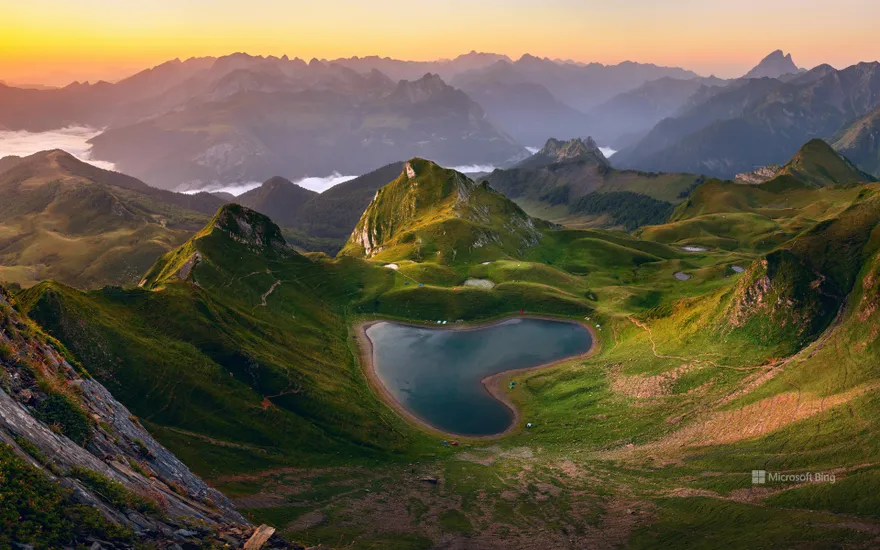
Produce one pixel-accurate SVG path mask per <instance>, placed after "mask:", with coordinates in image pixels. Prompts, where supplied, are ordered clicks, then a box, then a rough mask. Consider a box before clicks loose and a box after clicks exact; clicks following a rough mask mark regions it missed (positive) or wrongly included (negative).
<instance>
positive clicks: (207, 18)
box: [0, 0, 880, 85]
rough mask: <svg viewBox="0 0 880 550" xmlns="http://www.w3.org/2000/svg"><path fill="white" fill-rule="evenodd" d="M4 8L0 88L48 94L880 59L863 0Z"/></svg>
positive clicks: (272, 0) (877, 7)
mask: <svg viewBox="0 0 880 550" xmlns="http://www.w3.org/2000/svg"><path fill="white" fill-rule="evenodd" d="M4 4H5V6H4V8H3V12H4V13H3V17H2V20H0V80H6V81H11V82H25V81H28V82H33V83H39V84H53V85H60V84H64V83H66V82H69V81H70V80H98V79H107V80H117V79H119V78H122V77H124V76H128V75H130V74H132V73H133V72H136V71H137V70H140V69H142V68H144V67H147V66H152V65H156V64H158V63H161V62H163V61H165V60H168V59H173V58H181V59H183V58H188V57H194V56H220V55H224V54H228V53H231V52H234V51H246V52H248V53H250V54H253V55H277V56H281V55H284V54H286V55H288V56H290V57H300V58H303V59H310V58H313V57H317V58H323V59H333V58H337V57H349V56H366V55H380V56H390V57H395V58H398V59H412V60H431V59H440V58H448V57H454V56H456V55H459V54H461V53H465V52H467V51H470V50H477V51H491V52H497V53H502V54H507V55H509V56H511V57H513V58H516V57H519V56H520V55H522V54H524V53H531V54H533V55H537V56H540V57H550V58H559V59H573V60H576V61H582V62H600V63H605V64H609V63H617V62H620V61H624V60H634V61H640V62H645V63H656V64H660V65H676V66H682V67H685V68H688V69H691V70H694V71H696V72H698V73H700V74H704V75H709V74H716V75H719V76H723V77H729V76H735V75H737V74H741V73H742V72H743V71H744V70H747V69H748V68H749V67H750V66H752V65H754V63H755V62H757V60H759V59H760V58H761V57H762V56H763V55H764V54H766V52H768V51H771V50H773V49H776V48H784V49H785V50H786V51H790V52H791V53H792V55H793V57H794V59H795V60H796V61H797V62H798V64H799V65H801V66H804V67H808V68H809V67H812V66H815V65H818V64H820V63H829V64H831V65H833V66H836V67H844V66H847V65H849V64H853V63H856V62H858V61H860V60H866V59H875V58H877V57H878V56H880V33H877V32H876V27H875V24H876V21H878V20H880V3H877V2H873V1H869V0H842V1H840V2H836V3H835V4H834V9H833V10H832V11H830V12H829V11H828V5H827V3H824V2H821V3H820V2H818V1H817V0H803V1H798V2H794V1H789V0H769V1H758V0H746V1H743V2H736V3H721V2H694V1H691V0H673V1H670V2H662V3H661V2H651V1H647V0H637V1H632V0H630V1H626V2H592V1H590V2H577V1H573V0H550V1H548V2H523V1H519V0H514V1H500V0H488V1H483V2H465V1H463V0H450V1H446V2H427V1H421V0H418V1H408V2H405V1H403V0H385V1H381V2H362V1H356V0H342V1H339V2H334V3H315V2H302V1H295V2H282V1H277V0H255V1H251V2H236V1H232V0H222V1H218V2H209V1H205V0H187V1H184V2H175V1H170V0H159V1H156V2H148V3H135V4H131V3H127V2H110V1H105V0H85V1H80V2H69V1H61V0H37V1H34V2H11V1H9V0H6V1H4ZM756 13H760V14H761V15H760V16H756V15H755V14H756Z"/></svg>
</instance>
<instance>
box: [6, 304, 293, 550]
mask: <svg viewBox="0 0 880 550" xmlns="http://www.w3.org/2000/svg"><path fill="white" fill-rule="evenodd" d="M0 445H5V446H7V447H6V449H11V450H12V451H13V452H14V454H15V455H17V457H18V459H20V460H22V461H24V462H25V463H26V464H28V465H29V467H31V468H34V469H36V470H37V471H39V472H42V474H43V475H45V476H46V477H47V478H48V479H49V480H51V481H52V482H54V483H57V484H58V485H59V486H60V487H62V488H64V490H65V491H68V493H69V494H70V495H71V496H70V499H71V502H72V503H75V504H78V505H86V506H88V507H91V508H93V509H96V510H98V511H99V512H100V514H101V515H102V516H103V517H104V518H105V519H106V520H107V521H108V522H109V523H111V524H115V525H117V526H119V528H120V529H122V531H123V532H128V533H131V541H130V544H129V543H128V542H125V540H124V537H123V539H120V540H114V541H113V542H108V541H101V540H97V539H95V538H94V537H90V535H89V531H88V528H87V527H84V526H80V527H79V528H78V529H79V530H78V531H77V533H78V536H80V537H81V540H76V541H71V544H70V546H71V547H73V546H78V545H80V544H83V545H88V546H90V547H91V548H129V547H131V548H133V547H134V544H135V541H136V540H139V541H151V542H153V543H154V546H157V547H160V548H165V547H170V548H181V547H196V546H197V547H203V546H212V545H213V546H212V547H222V546H223V545H229V546H230V547H240V546H241V545H243V544H245V543H246V542H247V541H248V539H249V538H251V535H252V534H253V531H254V528H253V527H252V526H251V525H250V524H249V522H248V521H247V520H246V519H245V518H244V517H243V516H242V515H241V514H239V513H238V512H237V511H236V510H235V508H234V507H233V505H232V504H231V502H230V501H229V500H228V499H227V498H226V497H225V496H223V495H222V494H221V493H220V492H218V491H216V490H214V489H212V488H210V487H209V486H208V485H207V484H206V483H205V482H204V481H203V480H202V479H200V478H199V477H198V476H196V475H195V474H193V473H192V472H191V471H190V470H189V468H187V467H186V465H184V464H183V463H182V462H181V461H180V460H179V459H178V458H177V457H176V456H174V455H173V454H172V453H171V452H169V451H168V450H167V449H166V448H165V447H163V446H162V445H160V444H159V443H158V442H157V441H156V440H155V439H153V437H152V436H151V435H150V434H149V432H147V431H146V430H145V429H144V427H143V426H142V425H141V424H140V422H139V421H138V419H137V418H136V417H134V416H132V415H131V413H130V412H129V411H128V409H126V408H125V406H123V405H122V404H121V403H120V402H119V401H117V400H116V399H114V397H113V396H112V395H111V394H110V392H108V391H107V389H106V388H105V387H104V386H102V385H101V384H99V383H98V382H97V381H95V380H94V379H92V378H91V377H90V376H89V375H88V372H87V371H86V370H85V368H84V367H82V366H80V365H78V364H77V363H75V361H74V360H73V359H72V358H71V357H70V356H69V354H68V353H67V351H66V350H65V349H64V348H63V347H62V346H61V344H59V343H57V342H56V341H55V340H54V339H52V338H51V337H49V336H47V335H45V334H43V333H42V331H41V330H40V329H39V328H38V327H37V326H36V325H34V324H33V322H31V321H30V320H29V319H27V318H26V317H24V316H23V315H21V314H19V313H18V312H17V311H16V309H15V308H14V304H13V299H12V298H10V297H9V296H8V295H7V294H6V293H5V291H4V290H3V289H2V287H0ZM36 498H39V496H37V497H36ZM0 505H2V503H0ZM264 532H265V531H264ZM266 540H267V539H263V541H264V542H266ZM13 542H15V541H13ZM20 542H22V543H27V542H34V541H27V540H24V541H20ZM37 542H39V541H37ZM95 544H97V546H95ZM175 545H177V546H175ZM262 547H272V548H297V546H292V545H288V544H287V543H285V542H284V541H283V540H281V539H279V538H277V537H276V538H275V539H274V540H269V544H268V546H263V545H261V546H254V548H262Z"/></svg>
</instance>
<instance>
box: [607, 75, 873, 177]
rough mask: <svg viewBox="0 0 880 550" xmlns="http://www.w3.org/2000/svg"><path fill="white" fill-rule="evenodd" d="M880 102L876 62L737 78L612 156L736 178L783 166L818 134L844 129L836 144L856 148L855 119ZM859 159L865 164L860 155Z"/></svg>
mask: <svg viewBox="0 0 880 550" xmlns="http://www.w3.org/2000/svg"><path fill="white" fill-rule="evenodd" d="M878 103H880V63H876V62H874V63H860V64H858V65H853V66H851V67H847V68H845V69H841V70H836V69H833V68H831V67H829V66H827V65H821V66H819V67H816V68H814V69H812V70H811V71H808V72H804V73H801V74H797V75H787V77H786V78H782V79H776V78H755V79H740V80H737V81H735V82H733V83H731V84H729V85H728V86H725V87H715V88H711V89H705V88H704V89H700V90H698V91H697V92H696V93H695V94H694V95H693V96H691V97H690V98H689V99H688V100H687V103H686V105H685V106H684V107H683V108H682V109H681V110H680V111H679V113H677V114H676V115H675V116H673V117H670V118H666V119H664V120H662V121H660V122H659V123H658V124H657V125H656V126H655V127H654V128H653V129H651V130H650V131H649V132H648V133H647V134H646V135H645V136H644V137H643V138H642V139H641V140H639V141H637V142H636V143H635V144H633V145H631V146H629V147H627V148H626V149H624V150H622V151H620V152H619V153H617V154H616V155H615V158H614V160H615V164H616V165H617V166H621V167H627V168H635V169H642V170H658V171H667V172H673V171H680V172H693V173H704V174H707V175H712V176H719V177H725V178H732V177H733V176H734V175H735V174H737V173H742V172H749V171H751V170H754V169H755V168H757V167H759V166H764V165H768V164H780V163H782V162H784V161H785V160H786V159H787V158H789V157H791V156H792V155H794V153H795V152H796V151H797V150H798V148H799V147H800V146H801V144H803V143H804V142H806V141H809V140H810V139H813V138H824V139H829V140H831V139H832V138H834V136H838V135H839V136H841V139H843V141H840V142H838V141H837V140H834V143H835V145H838V143H839V146H841V147H854V148H855V149H858V148H859V146H857V145H854V144H855V143H858V142H859V140H858V139H857V138H856V136H858V135H859V130H858V129H857V128H856V129H854V130H853V131H852V132H847V128H848V125H851V124H855V125H856V127H859V123H858V122H855V123H854V122H853V121H857V120H860V119H861V117H866V116H869V115H870V113H872V112H874V111H875V109H876V108H877V106H878ZM844 135H846V136H849V137H848V138H843V137H842V136H844ZM864 135H866V136H867V135H870V131H869V132H868V133H867V134H864ZM865 139H866V141H867V142H870V138H865ZM866 147H867V150H868V151H870V150H871V146H870V145H867V146H866ZM855 149H854V150H855ZM868 156H870V155H868ZM854 160H855V162H857V163H859V162H862V161H861V160H860V159H859V158H858V155H857V154H856V155H854ZM866 162H868V164H866V165H865V166H866V167H867V168H868V169H871V164H870V160H868V161H866Z"/></svg>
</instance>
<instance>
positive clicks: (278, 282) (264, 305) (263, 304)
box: [259, 279, 281, 307]
mask: <svg viewBox="0 0 880 550" xmlns="http://www.w3.org/2000/svg"><path fill="white" fill-rule="evenodd" d="M280 284H281V280H280V279H279V280H278V281H275V282H274V283H272V286H271V287H270V288H269V290H267V291H266V293H265V294H263V296H262V302H263V303H261V304H260V305H259V307H266V300H267V299H268V298H269V296H271V295H272V293H273V292H275V289H276V288H278V285H280Z"/></svg>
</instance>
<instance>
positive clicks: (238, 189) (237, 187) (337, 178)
mask: <svg viewBox="0 0 880 550" xmlns="http://www.w3.org/2000/svg"><path fill="white" fill-rule="evenodd" d="M356 177H357V176H343V175H342V174H340V173H339V172H334V173H333V174H331V175H329V176H326V177H323V178H311V177H308V178H302V179H298V180H295V181H294V182H293V183H295V184H297V185H299V186H300V187H305V188H306V189H311V190H312V191H317V192H318V193H323V192H324V191H326V190H328V189H330V188H331V187H333V186H334V185H339V184H340V183H344V182H346V181H350V180H353V179H354V178H356ZM261 185H263V182H260V181H249V182H244V183H227V184H223V183H217V184H214V185H205V186H203V187H199V188H198V189H183V190H180V192H182V193H185V194H187V195H195V194H196V193H201V192H205V193H229V194H230V195H235V196H236V197H237V196H239V195H241V194H243V193H247V192H248V191H250V190H251V189H256V188H257V187H260V186H261Z"/></svg>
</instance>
